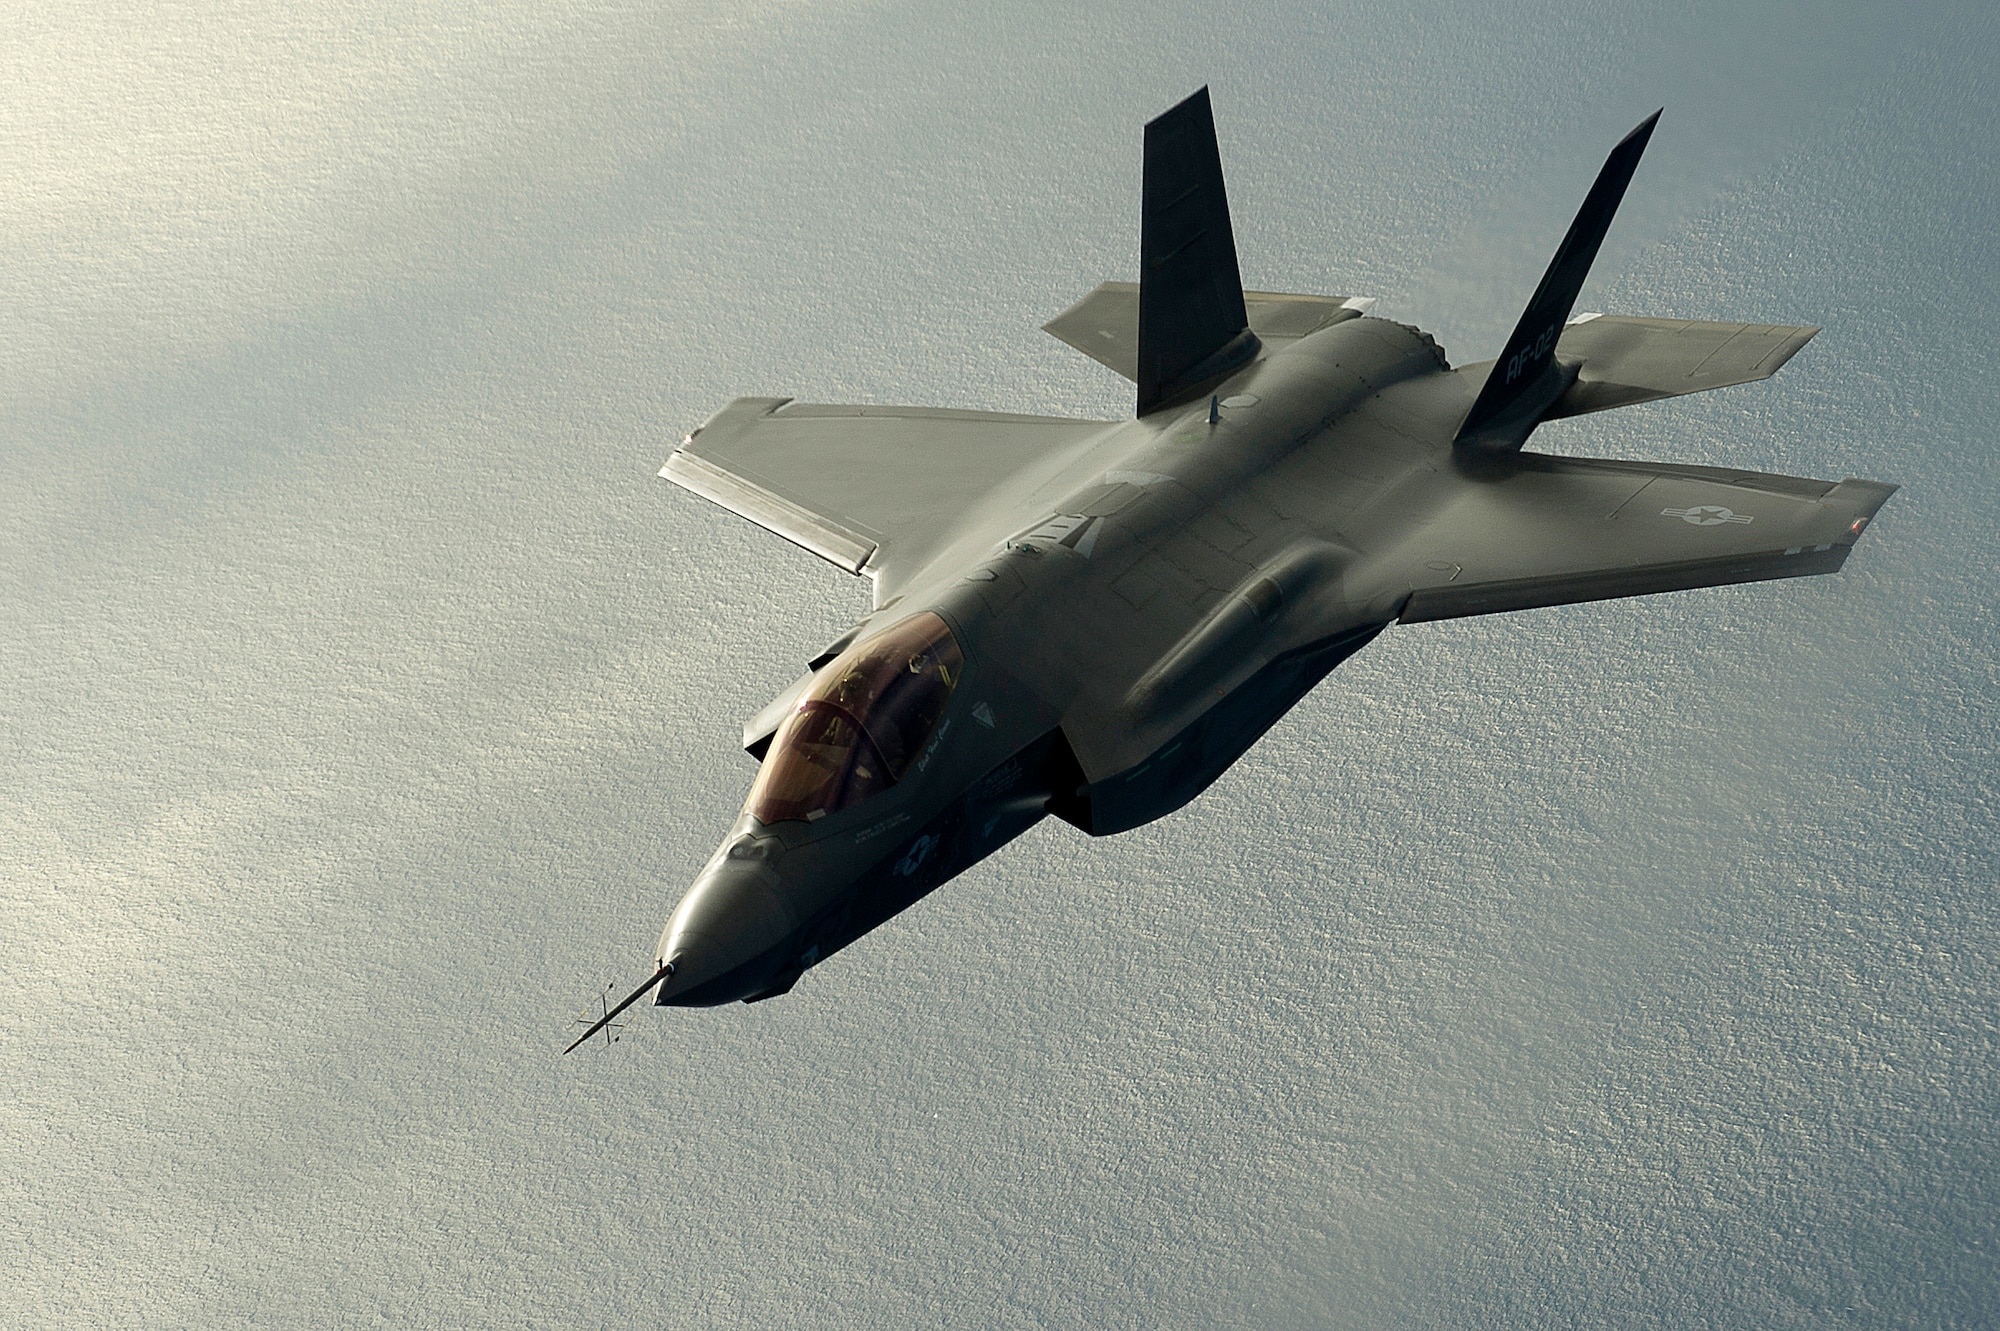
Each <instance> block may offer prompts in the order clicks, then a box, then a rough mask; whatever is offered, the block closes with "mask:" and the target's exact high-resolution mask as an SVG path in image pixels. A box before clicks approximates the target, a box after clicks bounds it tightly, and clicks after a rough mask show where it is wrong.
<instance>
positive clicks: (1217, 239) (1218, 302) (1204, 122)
mask: <svg viewBox="0 0 2000 1331" xmlns="http://www.w3.org/2000/svg"><path fill="white" fill-rule="evenodd" d="M1141 193H1142V197H1143V203H1144V210H1145V211H1144V216H1143V218H1142V220H1141V222H1140V227H1139V414H1140V415H1141V416H1144V415H1146V414H1148V413H1149V412H1152V411H1156V410H1158V409H1159V408H1161V407H1166V406H1172V405H1174V404H1175V403H1176V402H1179V401H1182V400H1184V399H1186V398H1188V397H1190V396H1192V395H1194V394H1195V393H1197V392H1199V391H1201V390H1202V389H1203V388H1204V387H1206V386H1207V385H1208V384H1210V383H1211V382H1213V381H1214V380H1216V379H1218V378H1220V377H1221V376H1222V375H1224V374H1227V373H1228V372H1229V371H1231V370H1233V369H1235V368H1236V367H1237V366H1239V365H1242V364H1244V363H1245V362H1247V361H1248V360H1250V358H1251V357H1253V356H1255V355H1256V354H1257V346H1258V343H1257V335H1256V334H1255V333H1253V332H1251V331H1250V323H1249V319H1248V318H1247V317H1246V316H1245V314H1244V309H1243V279H1242V276H1241V274H1240V273H1238V271H1237V268H1236V237H1235V235H1234V234H1233V233H1232V232H1231V231H1230V229H1229V199H1228V196H1227V195H1226V194H1224V193H1223V188H1222V156H1221V154H1220V153H1219V152H1218V151H1217V150H1216V146H1215V117H1214V115H1213V114H1212V113H1211V112H1210V111H1209V106H1208V89H1207V88H1203V89H1202V90H1201V91H1200V92H1197V93H1196V94H1195V95H1194V96H1192V97H1190V98H1188V99H1187V100H1186V101H1184V102H1182V103H1181V104H1180V105H1179V106H1176V107H1175V108H1174V109H1173V110H1171V111H1168V112H1167V113H1166V114H1165V115H1162V116H1160V117H1159V118H1158V119H1157V120H1154V121H1151V122H1150V123H1148V124H1147V126H1146V159H1145V182H1144V185H1143V187H1142V191H1141Z"/></svg>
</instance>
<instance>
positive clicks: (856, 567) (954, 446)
mask: <svg viewBox="0 0 2000 1331" xmlns="http://www.w3.org/2000/svg"><path fill="white" fill-rule="evenodd" d="M1113 424H1114V422H1111V421H1089V420H1069V419H1066V418H1062V417H1053V416H1013V415H1007V414H1005V413H1001V412H991V411H948V410H945V409H943V408H939V407H859V406H827V405H819V404H813V403H806V402H794V401H792V400H791V399H790V398H781V397H744V398H738V399H736V401H734V402H732V403H730V404H729V405H728V406H726V407H724V408H723V409H722V410H721V411H719V412H717V413H716V414H715V415H713V416H711V417H709V419H708V420H707V421H705V422H704V423H703V424H702V425H700V426H699V427H697V428H696V429H695V430H694V432H693V433H691V434H690V435H688V437H687V438H686V439H685V440H683V441H682V443H681V446H680V447H679V448H677V449H675V450H674V453H673V455H672V456H671V457H669V458H668V459H667V463H666V465H665V466H664V467H662V468H660V475H661V476H664V477H665V478H666V479H668V480H670V481H672V482H673V483H674V484H676V485H678V486H680V487H681V488H682V489H684V490H690V491H693V492H694V493H695V494H698V495H700V496H701V497H702V498H704V499H707V500H709V501H711V502H713V503H716V504H720V505H721V506H722V507H723V508H726V509H728V510H729V511H730V512H732V513H735V514H737V515H739V516H741V517H746V518H748V519H750V521H752V522H754V523H756V524H758V525H759V526H761V527H764V528H765V529H767V530H769V531H773V532H776V533H777V534H778V535H780V536H782V537H784V538H785V539H786V540H789V541H792V542H794V543H795V544H797V545H801V546H804V547H805V548H806V549H808V550H810V551H812V552H813V553H814V554H816V555H818V556H819V557H820V558H822V559H825V560H827V561H829V562H831V563H833V564H837V565H839V566H840V567H841V568H843V569H845V570H847V571H848V572H849V573H866V574H869V575H870V576H872V577H875V578H876V592H877V595H878V597H886V596H887V595H888V594H889V588H890V587H892V586H893V585H894V584H896V583H897V582H898V581H899V580H900V579H901V578H903V577H906V576H907V575H908V574H909V573H911V572H914V571H915V570H916V569H918V568H920V567H922V565H923V564H924V563H925V562H926V561H927V560H928V559H929V557H930V556H931V555H933V554H935V553H937V551H938V550H940V549H942V548H943V546H944V545H945V544H946V543H947V542H949V541H950V540H951V539H952V538H954V537H955V536H957V535H958V534H960V531H961V528H962V527H963V526H964V525H965V524H966V523H967V522H969V521H973V520H975V519H977V518H978V517H979V516H980V515H982V514H983V513H984V511H985V510H986V508H987V507H988V506H989V505H990V503H991V501H993V499H994V498H995V496H996V495H998V496H1001V497H1002V498H1004V492H1005V491H1007V490H1008V489H1009V488H1010V483H1011V482H1013V481H1015V480H1017V479H1027V478H1028V477H1029V475H1030V473H1033V474H1034V475H1037V476H1038V475H1039V474H1040V472H1041V470H1042V468H1041V467H1040V466H1039V465H1038V464H1041V463H1043V462H1046V461H1053V460H1056V459H1058V458H1060V457H1061V456H1062V455H1064V454H1066V453H1067V452H1068V451H1069V450H1070V449H1071V448H1072V447H1074V446H1076V445H1079V444H1082V443H1084V442H1086V441H1087V440H1090V439H1092V438H1095V437H1096V436H1098V435H1100V434H1102V433H1103V432H1104V431H1105V430H1107V429H1109V428H1111V427H1112V425H1113ZM996 521H1000V522H1001V523H1002V525H1004V521H1005V515H1000V516H997V517H996ZM1002 534H1003V535H1004V533H1002Z"/></svg>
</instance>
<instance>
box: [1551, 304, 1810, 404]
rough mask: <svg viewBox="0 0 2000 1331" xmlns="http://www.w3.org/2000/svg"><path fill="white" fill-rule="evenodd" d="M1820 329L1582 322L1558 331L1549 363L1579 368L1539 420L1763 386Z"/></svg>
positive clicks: (1620, 318)
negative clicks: (1555, 361)
mask: <svg viewBox="0 0 2000 1331" xmlns="http://www.w3.org/2000/svg"><path fill="white" fill-rule="evenodd" d="M1818 331H1819V329H1817V328H1811V327H1807V326H1805V325H1801V324H1732V323H1706V322H1702V321H1699V320H1695V319H1634V318H1631V317H1629V316H1626V315H1619V314H1606V315H1582V316H1579V317H1578V318H1577V319H1575V320H1574V321H1572V322H1571V324H1570V326H1569V327H1567V328H1565V329H1563V334H1562V339H1561V340H1560V341H1559V342H1557V343H1556V359H1558V360H1560V361H1564V362H1567V363H1569V364H1573V365H1578V366H1580V367H1581V368H1580V370H1579V371H1578V373H1577V376H1576V381H1575V382H1574V383H1572V384H1571V385H1570V386H1569V387H1568V389H1566V390H1565V391H1564V392H1563V395H1562V396H1561V397H1559V398H1557V399H1556V403H1555V405H1554V406H1553V407H1550V408H1549V410H1548V411H1547V413H1546V414H1544V416H1543V418H1542V419H1544V420H1554V419H1556V418H1557V417H1561V416H1582V415H1584V414H1586V413H1588V412H1592V411H1608V410H1609V409H1611V408H1612V407H1626V406H1630V405H1632V404H1633V403H1635V402H1657V401H1659V400H1660V399H1661V398H1664V397H1679V396H1680V395H1682V394H1683V393H1699V392H1703V391H1704V390H1706V389H1710V388H1727V387H1729V386H1730V385H1731V384H1748V383H1755V382H1756V381H1757V380H1759V379H1769V378H1770V377H1771V376H1772V375H1774V374H1776V373H1777V372H1778V368H1779V367H1780V366H1782V365H1783V364H1784V363H1785V362H1786V361H1788V360H1790V359H1791V358H1792V356H1793V355H1794V354H1795V353H1796V352H1797V351H1798V349H1799V348H1800V347H1803V346H1804V345H1805V344H1806V343H1808V342H1810V341H1811V340H1812V337H1813V334H1815V333H1817V332H1818Z"/></svg>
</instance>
